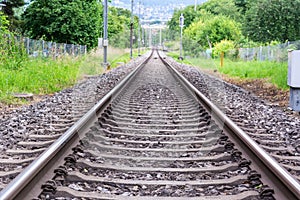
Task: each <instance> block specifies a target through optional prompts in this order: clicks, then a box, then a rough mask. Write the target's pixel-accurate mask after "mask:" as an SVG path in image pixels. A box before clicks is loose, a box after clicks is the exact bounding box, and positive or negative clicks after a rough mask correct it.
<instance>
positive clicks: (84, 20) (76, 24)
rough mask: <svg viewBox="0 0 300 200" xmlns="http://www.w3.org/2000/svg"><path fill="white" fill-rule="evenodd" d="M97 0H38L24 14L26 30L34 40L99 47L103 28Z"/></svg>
mask: <svg viewBox="0 0 300 200" xmlns="http://www.w3.org/2000/svg"><path fill="white" fill-rule="evenodd" d="M101 15H102V8H101V4H100V3H99V1H97V0H85V1H82V0H72V1H69V0H51V1H45V0H35V1H33V2H32V3H31V4H30V5H29V7H28V8H27V9H26V11H25V13H24V14H23V15H22V17H23V19H24V27H23V30H24V33H25V35H27V36H28V37H31V38H34V39H41V38H42V39H45V40H48V41H54V42H58V43H69V44H81V45H87V46H88V49H91V48H93V47H96V46H97V43H98V37H99V36H100V31H102V26H101V22H102V16H101Z"/></svg>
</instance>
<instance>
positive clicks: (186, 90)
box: [0, 52, 300, 200]
mask: <svg viewBox="0 0 300 200" xmlns="http://www.w3.org/2000/svg"><path fill="white" fill-rule="evenodd" d="M158 56H159V54H158V53H157V52H154V53H153V55H151V56H150V57H149V59H148V60H146V61H145V62H144V63H142V64H141V65H140V66H139V67H138V68H136V69H135V70H134V71H133V72H132V73H131V74H130V75H128V76H127V77H126V78H125V79H124V80H123V81H122V82H121V83H120V84H119V85H118V86H117V87H116V88H115V89H113V90H112V91H111V92H109V93H108V94H107V95H106V96H105V97H104V98H103V99H102V100H101V101H99V102H98V104H97V105H95V106H94V107H93V108H92V109H91V110H90V111H89V112H88V113H87V114H86V115H85V116H84V117H83V118H81V119H80V120H79V121H78V122H77V123H76V124H75V125H74V126H72V127H71V128H70V129H68V130H67V132H66V133H65V134H64V135H62V136H61V137H60V138H59V139H58V140H56V138H57V134H55V133H53V135H48V136H43V137H45V141H44V142H39V143H40V144H41V146H43V145H42V144H43V143H47V144H48V143H53V142H54V143H53V144H52V145H51V146H50V147H49V148H48V149H47V150H46V151H45V152H44V153H43V154H42V155H41V156H40V157H39V158H38V159H37V160H35V161H34V162H33V163H32V164H30V165H29V166H28V168H26V169H25V170H24V171H22V172H21V174H20V175H19V176H17V178H15V179H14V180H13V181H12V182H11V183H10V184H9V185H8V186H7V187H6V188H4V189H3V190H2V191H1V193H0V197H1V199H13V198H14V199H38V198H39V199H169V198H170V199H187V198H188V199H216V198H218V199H268V200H269V199H280V200H281V199H299V198H300V186H299V183H298V182H297V181H296V180H295V179H294V178H293V177H292V176H291V175H289V173H287V172H286V171H285V170H284V169H283V168H281V167H280V166H279V165H278V164H277V163H276V162H275V160H274V159H272V158H271V157H270V156H268V154H266V153H265V151H263V150H262V149H261V148H259V146H258V145H257V144H256V143H255V142H254V141H253V140H251V139H250V138H249V137H248V135H247V134H245V133H244V132H243V131H241V130H240V129H239V128H238V127H237V125H235V124H234V123H232V121H231V120H229V119H228V118H227V117H226V116H225V115H224V114H222V113H221V112H220V110H219V109H218V108H217V107H216V106H214V105H213V104H212V103H211V102H210V101H209V100H208V99H207V98H206V97H204V95H203V94H201V93H200V92H199V91H197V90H196V89H195V88H194V87H193V86H192V85H191V84H190V83H189V82H187V81H186V80H185V79H184V78H183V77H182V75H180V74H179V73H178V72H177V71H176V70H174V69H173V68H172V66H171V65H169V64H168V63H167V62H165V61H164V59H163V58H161V57H158ZM158 58H160V59H158ZM68 123H69V122H68V121H66V124H68ZM60 128H62V129H63V128H64V127H60ZM24 144H26V145H28V143H24ZM35 144H36V143H35ZM44 150H45V149H44V148H41V149H37V150H36V151H37V153H38V152H41V151H44ZM11 151H13V150H11ZM15 151H16V150H15ZM18 151H23V150H22V149H19V150H18ZM25 151H27V150H24V151H23V153H24V152H25ZM18 153H20V152H18ZM28 159H29V160H28V161H26V160H25V161H24V160H22V161H20V162H25V163H26V162H31V161H32V160H30V158H28Z"/></svg>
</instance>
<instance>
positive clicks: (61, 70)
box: [0, 58, 81, 102]
mask: <svg viewBox="0 0 300 200" xmlns="http://www.w3.org/2000/svg"><path fill="white" fill-rule="evenodd" d="M80 63H81V60H80V59H71V58H68V59H59V60H51V59H42V58H37V59H29V60H28V61H25V62H23V63H22V67H20V68H18V69H17V70H13V69H6V68H4V67H0V100H1V101H4V102H7V101H8V100H10V99H11V94H12V93H34V94H50V93H53V92H56V91H59V90H61V89H62V88H65V87H67V86H71V85H72V84H74V83H75V82H76V77H77V72H78V67H79V64H80Z"/></svg>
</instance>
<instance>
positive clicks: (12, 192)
mask: <svg viewBox="0 0 300 200" xmlns="http://www.w3.org/2000/svg"><path fill="white" fill-rule="evenodd" d="M152 54H153V51H152V53H151V54H150V55H149V57H148V58H147V59H145V61H143V62H142V63H141V64H140V65H138V66H137V67H136V68H135V69H134V70H133V71H132V72H131V73H130V74H128V75H127V76H126V77H125V78H124V79H123V80H122V81H121V82H120V83H119V84H117V86H116V87H114V88H113V89H112V90H111V91H110V92H109V93H107V94H106V95H105V96H104V97H103V98H102V99H101V100H100V101H99V102H98V103H97V104H96V105H95V106H93V107H92V108H91V109H90V110H89V111H88V112H87V113H86V114H85V115H84V116H83V117H82V118H81V119H79V120H78V121H77V122H76V123H75V124H74V125H73V126H72V127H71V128H70V129H68V130H67V131H66V132H65V133H64V134H63V135H62V136H61V137H60V138H59V139H57V140H56V141H55V142H54V143H53V144H52V145H51V146H50V147H49V148H48V149H47V150H46V151H45V152H43V153H42V154H41V155H40V156H39V157H38V158H37V159H36V160H35V161H33V162H32V163H31V164H30V165H29V166H28V167H26V168H25V169H24V170H23V171H22V172H21V173H20V174H19V175H18V176H17V177H16V178H15V179H14V180H12V181H11V182H10V183H9V184H8V185H7V186H6V187H5V188H4V189H3V190H2V191H1V192H0V200H2V199H3V200H4V199H5V200H6V199H14V198H15V197H16V196H17V195H18V194H19V193H20V192H21V191H22V190H23V189H24V188H25V187H26V185H27V184H28V183H29V182H30V181H31V180H32V179H33V178H34V176H36V175H37V174H38V173H39V172H40V171H41V170H42V169H43V168H44V167H45V166H46V165H47V164H48V163H49V162H50V160H51V159H53V158H54V157H55V155H56V154H57V153H58V152H59V151H60V150H61V149H62V148H63V146H65V145H66V144H67V143H68V141H70V140H71V138H73V137H74V136H75V135H76V134H78V132H79V131H80V130H81V129H82V128H83V127H84V126H85V125H86V124H87V123H88V122H89V121H90V120H92V119H93V118H94V117H95V115H96V114H97V113H98V112H99V111H100V110H101V109H102V108H103V107H104V106H105V105H107V102H109V101H110V100H111V99H112V97H113V96H116V95H117V94H118V92H119V91H120V90H121V89H122V88H123V87H124V86H126V85H127V83H128V82H129V81H130V80H131V79H132V78H133V77H134V75H135V74H136V73H137V72H138V71H139V70H140V69H141V68H142V67H143V66H144V65H145V64H146V63H147V62H148V60H149V59H150V58H151V56H152Z"/></svg>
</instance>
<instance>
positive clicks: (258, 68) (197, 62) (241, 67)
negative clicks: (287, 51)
mask: <svg viewBox="0 0 300 200" xmlns="http://www.w3.org/2000/svg"><path fill="white" fill-rule="evenodd" d="M188 61H189V62H191V63H192V64H193V65H194V66H198V67H200V68H201V69H212V70H216V69H217V70H218V71H219V72H220V73H222V74H227V75H229V76H230V77H239V78H243V79H246V78H247V79H249V78H250V79H265V80H266V81H267V82H269V83H272V84H274V85H276V86H277V87H278V88H281V89H284V90H286V89H288V85H287V73H288V70H287V69H288V68H287V63H286V62H284V63H281V62H271V61H248V62H245V61H232V60H230V59H226V58H225V60H224V67H220V59H204V58H202V59H201V58H191V59H189V60H188Z"/></svg>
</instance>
